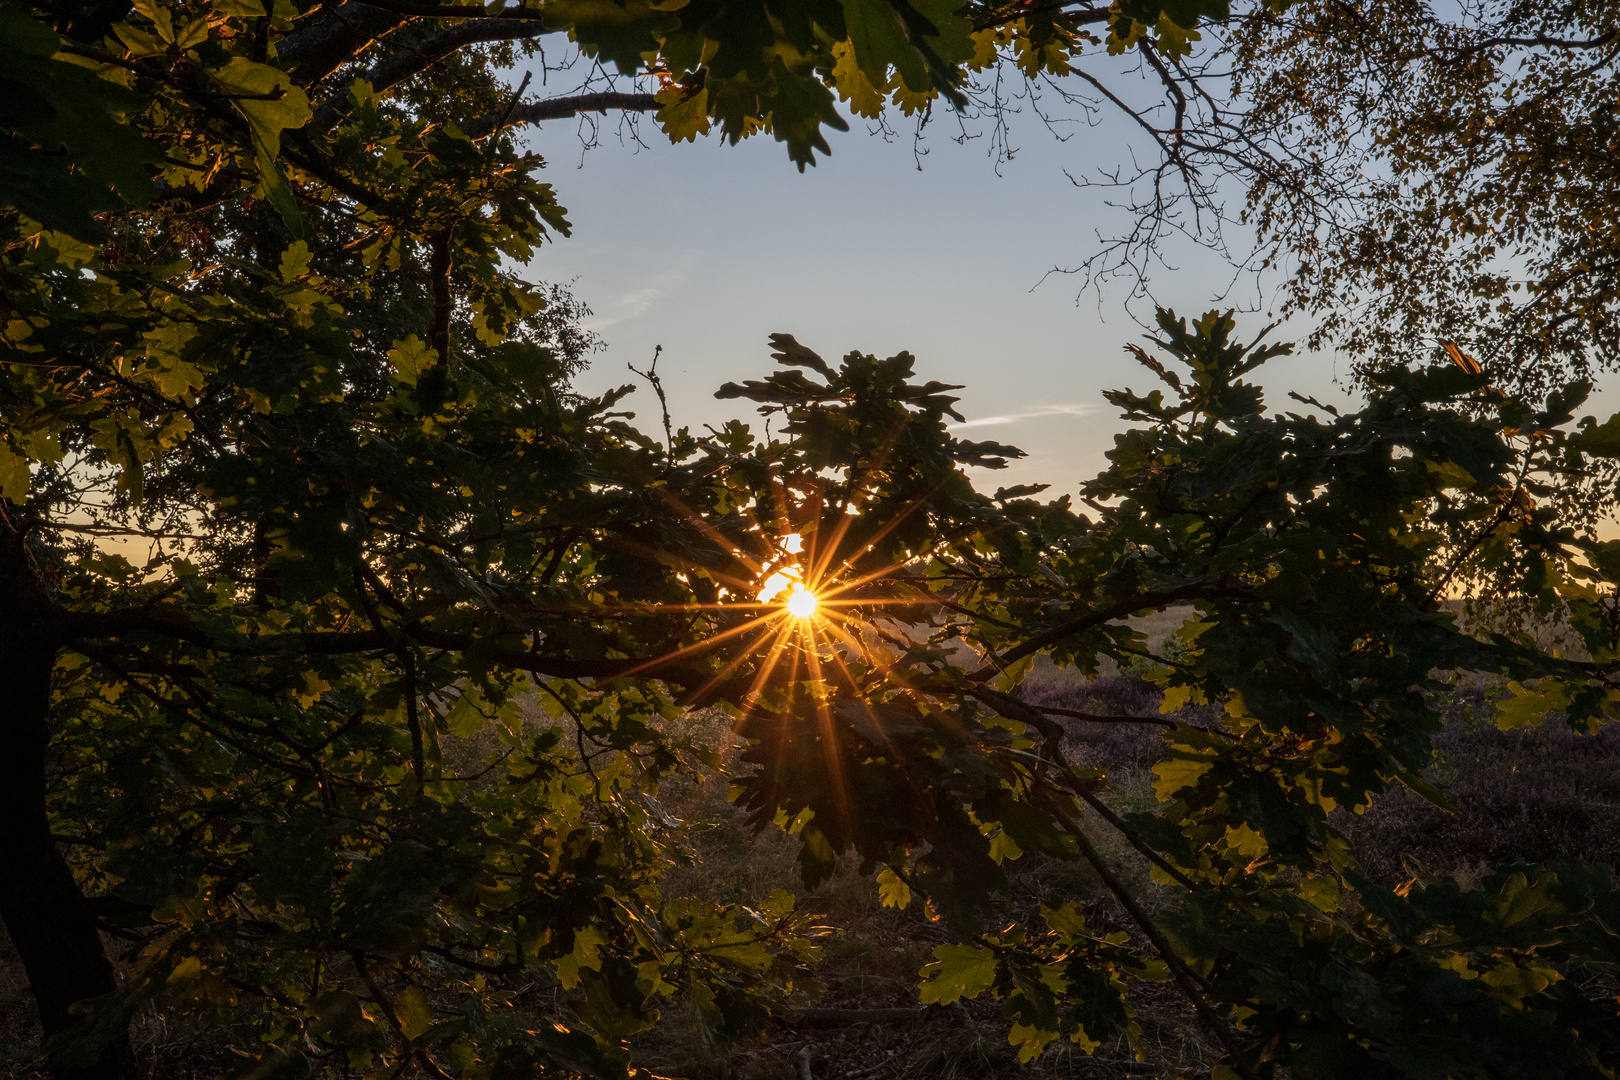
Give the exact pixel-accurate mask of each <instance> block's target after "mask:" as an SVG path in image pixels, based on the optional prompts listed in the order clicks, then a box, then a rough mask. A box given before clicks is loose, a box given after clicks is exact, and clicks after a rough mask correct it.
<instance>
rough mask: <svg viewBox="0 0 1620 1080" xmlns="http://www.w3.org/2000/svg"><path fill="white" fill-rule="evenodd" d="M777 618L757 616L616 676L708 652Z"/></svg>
mask: <svg viewBox="0 0 1620 1080" xmlns="http://www.w3.org/2000/svg"><path fill="white" fill-rule="evenodd" d="M777 618H781V612H779V611H777V612H770V613H767V614H764V615H760V616H757V617H756V618H752V619H749V620H748V621H747V622H745V623H743V624H741V625H740V626H733V627H732V628H731V629H729V630H722V631H721V632H720V633H718V634H714V635H712V636H710V637H707V638H704V639H703V640H702V641H695V642H693V643H692V644H690V645H688V646H686V647H685V648H681V649H676V650H675V651H674V652H669V653H665V654H664V655H663V656H655V657H652V658H651V659H649V660H644V661H642V662H641V663H639V664H637V665H636V666H635V667H632V668H628V669H627V670H625V671H623V672H621V673H620V674H619V675H617V676H615V678H620V679H623V678H627V677H629V676H631V675H636V674H639V673H640V672H643V671H646V670H647V669H649V668H654V667H662V666H663V665H665V664H668V663H671V662H673V661H675V660H679V659H680V658H681V657H683V656H691V655H692V654H693V653H700V652H706V651H708V650H709V649H712V648H713V647H714V646H715V645H716V644H718V643H719V642H722V641H725V640H727V639H728V638H734V637H737V636H738V635H740V634H746V633H747V632H748V631H749V630H751V629H753V628H754V627H756V626H759V625H760V624H761V623H766V622H769V621H770V620H772V619H777Z"/></svg>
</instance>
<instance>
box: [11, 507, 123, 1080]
mask: <svg viewBox="0 0 1620 1080" xmlns="http://www.w3.org/2000/svg"><path fill="white" fill-rule="evenodd" d="M0 597H4V598H5V600H4V602H0V678H3V685H0V764H3V767H4V773H3V774H0V918H4V920H5V924H6V930H7V932H8V933H9V934H10V935H11V944H12V947H13V948H15V949H16V950H17V955H18V956H19V957H21V959H22V962H23V967H24V969H25V970H26V971H27V972H28V981H29V983H30V986H31V989H32V990H33V993H34V1000H35V1002H36V1003H37V1004H38V1006H39V1016H40V1021H41V1025H42V1026H43V1028H44V1031H45V1037H46V1038H47V1039H49V1038H50V1037H51V1036H53V1035H56V1034H57V1033H58V1032H61V1031H64V1030H66V1029H67V1028H69V1027H71V1026H72V1025H73V1022H74V1020H75V1017H74V1015H73V1013H72V1011H71V1010H72V1006H73V1005H74V1003H75V1002H79V1001H83V1000H85V999H86V998H94V997H100V996H101V995H103V994H110V993H112V991H113V989H114V987H115V982H114V978H113V967H112V964H111V962H110V961H109V960H108V959H107V956H106V953H105V952H104V951H103V949H102V946H101V934H100V932H99V930H98V929H97V927H96V921H95V917H94V916H93V915H92V913H91V911H90V909H89V905H88V904H87V903H86V902H85V898H84V894H83V893H82V892H81V891H80V890H79V887H78V885H77V884H76V883H75V882H74V880H73V873H72V871H71V870H69V869H68V865H67V862H66V860H64V859H63V858H62V853H61V851H59V850H58V849H57V846H56V841H55V840H53V839H52V838H51V828H50V820H49V818H48V816H47V814H46V810H45V758H46V750H47V748H48V746H49V743H50V728H49V725H48V723H47V716H48V713H49V709H50V694H51V668H52V667H53V666H54V664H55V662H56V654H57V652H58V650H59V649H60V647H61V635H62V629H63V623H64V620H63V618H62V613H61V610H60V609H59V608H58V607H57V606H56V605H55V604H53V603H51V601H50V598H49V597H48V596H47V595H46V593H45V591H44V589H43V588H42V587H41V584H40V581H39V578H38V576H37V574H36V573H35V571H34V568H33V566H32V565H31V562H30V560H29V559H28V557H27V551H26V548H25V545H24V543H23V540H22V537H21V536H19V535H18V534H17V533H16V532H15V531H13V530H12V529H10V528H8V527H7V526H6V524H5V523H4V522H3V521H0ZM52 1072H53V1075H54V1076H56V1077H57V1078H58V1080H123V1078H125V1077H128V1076H130V1075H132V1073H133V1059H132V1056H131V1053H130V1048H129V1040H128V1038H127V1037H125V1036H120V1037H119V1038H117V1039H114V1040H113V1041H112V1043H111V1044H109V1045H107V1046H105V1047H104V1048H103V1049H102V1051H101V1054H100V1058H99V1060H97V1061H95V1062H94V1063H82V1064H69V1063H67V1062H64V1061H53V1063H52Z"/></svg>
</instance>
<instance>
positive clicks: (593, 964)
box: [553, 926, 607, 990]
mask: <svg viewBox="0 0 1620 1080" xmlns="http://www.w3.org/2000/svg"><path fill="white" fill-rule="evenodd" d="M606 944H607V938H605V937H603V936H602V934H601V932H600V931H598V930H597V929H596V927H594V926H587V927H585V929H583V930H576V931H574V951H573V952H571V953H569V954H568V955H567V956H562V957H558V958H557V959H556V960H555V961H553V963H554V964H555V965H556V967H557V981H558V982H560V983H562V986H563V989H564V990H572V989H573V988H574V987H576V986H578V985H579V973H580V971H581V970H584V969H589V970H591V971H601V970H602V953H601V947H602V946H603V945H606Z"/></svg>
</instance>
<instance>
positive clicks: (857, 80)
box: [832, 41, 883, 120]
mask: <svg viewBox="0 0 1620 1080" xmlns="http://www.w3.org/2000/svg"><path fill="white" fill-rule="evenodd" d="M832 54H833V72H832V74H833V86H834V87H835V88H836V89H837V90H838V97H839V99H840V100H842V101H844V102H847V103H848V105H849V109H850V111H851V112H853V113H854V114H855V115H856V116H864V117H866V118H867V119H869V120H876V119H877V118H878V117H879V116H881V115H883V94H882V93H880V92H879V90H878V88H877V87H875V86H873V85H872V80H871V79H868V78H867V77H866V72H864V71H862V70H861V69H860V67H859V65H857V64H856V63H855V47H854V46H853V45H851V44H850V43H849V42H847V41H840V42H838V43H837V44H835V45H834V46H833V47H832Z"/></svg>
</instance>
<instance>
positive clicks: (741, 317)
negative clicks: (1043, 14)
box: [529, 118, 1344, 493]
mask: <svg viewBox="0 0 1620 1080" xmlns="http://www.w3.org/2000/svg"><path fill="white" fill-rule="evenodd" d="M951 130H954V127H952V126H950V124H949V121H947V122H946V123H936V124H935V125H933V126H932V127H931V128H930V129H929V136H930V137H929V138H928V139H927V141H926V143H925V146H926V149H927V153H926V155H925V156H923V157H921V159H920V162H921V166H922V167H921V169H920V170H919V168H918V163H919V159H918V158H917V156H916V155H914V153H913V143H912V140H911V138H910V136H909V133H907V134H903V135H902V136H901V137H899V138H897V139H894V140H893V141H885V140H884V139H883V138H881V137H878V136H873V135H870V134H867V133H866V131H865V128H864V125H862V124H861V122H860V121H859V120H858V118H857V120H856V122H855V123H854V124H852V130H851V131H850V132H848V133H846V134H842V135H840V134H838V133H829V134H830V136H831V142H832V151H833V152H832V156H831V157H830V158H826V159H823V160H822V161H821V162H820V164H819V165H818V166H817V167H815V168H812V169H809V170H806V171H805V172H804V173H803V174H800V173H799V172H798V171H797V170H796V169H795V168H794V166H793V165H792V163H791V162H789V160H788V158H787V154H786V152H785V150H784V149H783V147H782V146H781V145H780V144H779V143H776V142H774V141H772V140H770V139H769V138H763V139H762V138H755V139H751V140H746V141H744V142H743V143H741V144H739V145H737V146H726V145H723V144H722V143H720V142H719V141H718V140H713V139H711V140H707V141H699V142H697V143H695V144H693V143H686V144H682V145H678V146H671V145H669V143H668V142H667V141H665V140H663V138H662V136H661V134H660V133H659V132H658V131H657V129H656V128H655V127H653V126H652V125H650V124H648V125H646V126H645V127H644V129H643V135H644V139H645V142H646V145H645V146H637V145H635V143H634V142H633V141H631V140H621V139H620V138H618V137H616V135H615V134H614V133H613V131H612V130H611V129H609V130H604V132H603V135H602V138H601V144H600V146H598V147H597V148H595V149H591V150H589V151H588V152H582V149H581V142H580V138H579V135H578V133H577V131H576V129H575V126H574V125H573V124H572V123H552V124H549V125H546V126H545V127H544V128H543V129H540V130H538V131H536V132H534V134H533V135H532V137H531V139H530V145H531V146H532V147H533V148H534V149H535V150H537V151H539V152H540V153H541V154H542V155H544V156H545V158H546V159H547V162H548V168H547V172H546V176H545V178H546V179H547V180H549V181H550V182H551V183H553V184H554V185H555V186H556V187H557V190H558V194H559V197H560V198H561V201H562V202H563V204H564V205H565V206H567V207H568V210H569V217H570V219H571V221H572V222H573V225H574V234H573V236H572V237H570V238H567V239H563V240H560V241H559V242H557V243H556V244H551V245H547V246H546V247H545V248H544V249H542V251H541V253H540V255H539V257H538V258H537V259H536V260H535V262H534V263H533V264H532V265H531V266H530V267H529V273H530V274H531V275H532V276H534V277H536V278H540V279H543V280H550V281H564V282H567V281H572V282H573V288H574V291H575V293H576V294H577V295H578V296H579V297H580V298H581V299H582V300H584V301H585V302H586V303H587V304H589V305H590V306H591V307H592V308H593V309H594V311H595V313H596V314H595V317H594V319H593V320H592V326H593V328H594V329H596V330H597V331H598V332H599V333H600V334H601V336H602V337H603V338H604V339H605V340H606V342H607V344H608V349H607V351H606V352H604V353H600V354H598V355H597V356H596V358H595V360H594V362H593V367H592V369H591V371H590V372H589V373H587V374H586V375H585V376H584V377H583V379H582V380H581V387H582V388H583V389H587V390H599V389H602V388H605V387H608V386H612V385H617V384H619V383H621V382H625V381H633V377H632V376H631V375H630V373H629V372H628V371H627V370H626V367H625V365H626V364H627V363H634V364H635V365H636V366H637V367H643V368H644V367H645V365H646V363H647V361H648V360H649V359H650V358H651V356H652V352H653V348H654V346H655V345H662V346H663V347H664V351H663V358H662V359H661V360H660V362H659V371H660V373H661V374H662V375H663V376H664V378H665V382H666V386H667V389H668V390H669V392H670V397H671V404H672V413H673V417H674V420H675V422H676V424H677V425H681V424H685V425H690V426H693V427H697V426H699V425H701V424H704V423H718V422H720V421H722V420H725V419H727V418H730V417H733V416H738V415H742V416H745V417H748V416H751V415H752V414H751V413H749V412H748V411H747V410H748V406H747V405H746V404H740V403H738V402H735V401H716V400H715V399H714V397H713V394H714V391H715V389H716V388H717V387H718V386H719V385H720V384H721V383H722V382H725V381H726V380H735V379H744V378H758V377H761V376H762V375H764V374H766V373H768V372H769V371H770V370H771V360H770V355H769V349H768V346H767V344H766V336H767V335H768V334H770V333H772V332H775V331H785V332H788V333H791V334H793V335H794V336H795V337H797V338H798V339H799V341H801V342H802V343H804V344H805V345H808V346H809V347H811V348H813V349H815V350H816V351H818V352H820V353H821V354H822V355H823V356H825V357H827V358H828V359H833V358H835V357H838V356H841V355H843V354H844V353H846V352H848V351H851V350H859V351H861V352H869V353H875V354H877V355H879V356H887V355H890V354H892V353H895V352H898V351H900V350H902V349H906V350H910V351H911V352H912V353H913V354H915V355H916V356H917V358H918V374H919V375H920V376H921V377H922V378H924V379H928V378H934V379H940V380H943V381H946V382H952V383H963V384H966V388H965V389H964V390H962V391H961V392H960V394H961V398H962V400H961V402H960V404H959V405H958V408H959V409H960V410H961V411H962V412H963V414H964V415H966V416H967V418H968V420H969V422H970V423H971V424H972V427H970V428H967V429H965V430H963V432H962V434H963V435H964V436H970V437H977V438H990V439H995V440H997V441H1001V442H1010V443H1013V444H1014V445H1017V446H1021V447H1022V448H1023V449H1025V450H1026V451H1028V452H1029V454H1030V456H1029V458H1027V459H1025V460H1024V461H1022V462H1019V463H1017V464H1015V465H1014V466H1013V467H1011V468H1009V469H1008V470H1005V471H1003V472H1002V473H999V474H997V475H995V476H993V477H991V476H985V477H983V478H982V479H981V483H983V484H984V485H985V486H988V487H990V488H994V487H995V486H997V485H998V484H1001V483H1049V484H1052V485H1054V488H1055V491H1054V493H1056V492H1057V491H1073V490H1074V489H1075V488H1076V487H1077V486H1078V484H1079V483H1080V482H1081V481H1082V480H1083V479H1085V478H1087V477H1089V476H1091V475H1093V474H1094V473H1095V472H1096V471H1097V470H1098V469H1099V468H1101V467H1102V465H1103V464H1104V461H1103V457H1102V455H1103V452H1104V451H1105V450H1106V449H1107V448H1108V447H1109V446H1111V445H1112V435H1113V433H1114V432H1115V431H1116V430H1119V428H1120V426H1121V425H1120V424H1119V422H1118V420H1117V417H1116V415H1115V413H1114V410H1113V409H1112V408H1111V407H1110V406H1108V404H1107V403H1106V402H1105V401H1103V399H1102V396H1101V392H1102V391H1103V390H1104V389H1106V388H1110V387H1115V386H1121V385H1133V386H1134V387H1135V388H1137V389H1145V388H1146V387H1147V385H1148V383H1149V381H1150V380H1151V376H1146V373H1145V372H1142V371H1141V369H1140V368H1138V367H1137V366H1136V365H1135V364H1134V362H1132V361H1131V360H1130V359H1129V358H1128V357H1127V356H1126V354H1125V352H1124V349H1123V346H1124V344H1125V343H1126V342H1127V341H1131V340H1139V337H1140V335H1141V334H1142V332H1143V330H1142V328H1141V326H1139V325H1138V324H1137V323H1136V322H1134V321H1133V320H1132V318H1131V317H1130V315H1129V314H1127V313H1126V311H1125V309H1124V302H1125V299H1126V289H1125V286H1124V285H1123V284H1119V285H1116V286H1114V287H1111V288H1108V289H1105V291H1104V292H1103V293H1102V295H1101V297H1100V298H1099V297H1098V296H1097V295H1096V294H1094V293H1090V294H1087V295H1085V296H1083V297H1077V291H1078V284H1077V282H1076V280H1075V279H1074V278H1072V277H1067V276H1062V275H1052V276H1046V275H1047V273H1048V271H1050V270H1051V269H1052V268H1053V267H1056V266H1072V265H1074V264H1075V263H1077V262H1079V261H1080V260H1081V259H1083V258H1085V257H1086V256H1087V255H1089V254H1091V253H1093V252H1094V251H1096V250H1097V247H1098V240H1097V234H1098V232H1099V231H1101V232H1103V233H1105V234H1106V233H1110V232H1111V231H1113V230H1117V229H1119V228H1122V227H1123V226H1124V225H1125V224H1126V218H1125V217H1124V215H1123V213H1122V212H1121V211H1117V210H1113V209H1110V208H1109V207H1107V206H1106V205H1105V203H1104V199H1103V198H1102V197H1101V195H1100V193H1098V192H1097V191H1095V190H1092V191H1087V190H1081V189H1079V188H1077V187H1076V186H1075V185H1074V184H1073V183H1071V181H1070V179H1069V177H1068V176H1067V175H1066V174H1065V170H1068V172H1069V173H1073V174H1076V175H1080V174H1084V173H1087V172H1088V171H1090V170H1095V169H1097V168H1099V167H1104V168H1106V167H1112V166H1115V165H1117V164H1120V163H1121V162H1124V161H1127V160H1128V157H1127V155H1128V154H1129V150H1130V147H1129V146H1128V144H1127V143H1126V141H1125V140H1124V139H1123V138H1121V137H1120V135H1119V133H1118V132H1117V131H1116V130H1114V129H1113V128H1111V127H1110V126H1109V125H1107V124H1105V125H1103V126H1102V127H1100V128H1080V129H1079V130H1077V131H1075V133H1074V135H1073V137H1072V138H1070V139H1068V140H1067V141H1064V142H1059V141H1058V140H1057V139H1056V138H1054V137H1053V136H1052V135H1051V134H1050V133H1049V132H1048V131H1047V130H1046V129H1045V128H1043V127H1041V126H1040V125H1039V124H1037V123H1025V124H1024V125H1023V126H1022V127H1021V128H1015V129H1014V139H1013V142H1014V144H1015V146H1017V147H1018V148H1019V152H1018V153H1017V155H1016V156H1015V157H1014V159H1013V160H1011V161H1010V162H1002V163H1001V164H1000V165H999V166H998V165H997V163H996V162H995V161H994V160H993V159H992V157H991V156H990V155H989V154H988V153H987V152H986V148H985V140H978V141H974V142H968V143H966V144H958V143H956V142H954V141H952V140H951V139H950V138H949V135H950V133H951ZM1178 259H1179V262H1180V264H1181V267H1182V268H1181V269H1179V270H1177V271H1175V272H1165V271H1161V272H1160V273H1159V275H1158V278H1157V281H1156V283H1155V284H1156V288H1157V290H1158V293H1159V295H1160V296H1161V298H1163V299H1166V300H1167V301H1168V302H1170V303H1171V305H1172V306H1174V307H1175V308H1176V309H1177V311H1178V312H1180V313H1183V314H1197V313H1201V312H1202V311H1204V310H1207V309H1208V308H1209V307H1211V306H1213V305H1214V303H1215V301H1216V297H1217V295H1218V293H1219V292H1220V291H1221V290H1222V288H1223V287H1224V286H1225V284H1226V283H1227V280H1228V278H1229V276H1230V272H1229V271H1228V272H1226V273H1225V274H1223V273H1222V268H1221V264H1219V263H1218V261H1216V260H1214V259H1213V258H1211V257H1210V256H1208V255H1204V254H1201V253H1199V252H1196V251H1193V250H1186V251H1182V252H1179V253H1178ZM1043 278H1044V280H1043ZM1251 295H1252V294H1251ZM1223 306H1227V305H1223ZM1140 310H1141V311H1143V312H1150V310H1151V309H1150V308H1147V307H1145V306H1144V307H1141V308H1140ZM1264 321H1265V320H1264V318H1263V317H1262V316H1258V315H1251V316H1247V317H1241V318H1240V323H1239V329H1240V332H1242V333H1244V336H1246V337H1247V336H1251V335H1252V334H1253V333H1255V332H1256V331H1258V330H1259V328H1260V327H1261V326H1262V325H1263V324H1264ZM1297 333H1298V331H1297V330H1296V335H1297ZM1333 370H1334V369H1333V360H1332V358H1331V357H1321V356H1317V357H1308V356H1300V357H1295V358H1290V359H1283V360H1278V361H1275V362H1274V364H1273V365H1270V370H1269V372H1268V374H1267V377H1266V378H1265V379H1264V380H1263V381H1265V382H1266V383H1267V384H1268V385H1269V386H1270V387H1272V388H1273V393H1272V394H1271V395H1270V399H1269V400H1270V403H1271V404H1272V405H1273V406H1274V407H1279V408H1280V407H1282V404H1283V403H1282V400H1281V397H1282V393H1283V391H1285V390H1286V389H1287V388H1290V387H1300V388H1302V389H1306V390H1308V391H1309V392H1312V393H1316V394H1317V395H1318V396H1321V397H1322V399H1323V400H1332V401H1335V402H1342V401H1343V400H1344V394H1343V393H1342V391H1339V390H1336V389H1335V387H1334V386H1333V381H1332V380H1333ZM1145 376H1146V377H1145ZM631 407H633V408H635V409H636V410H637V411H638V412H639V414H640V416H639V419H640V420H641V421H642V422H643V423H646V424H650V425H656V420H655V413H654V408H655V406H654V405H653V403H652V400H651V395H650V394H649V393H645V392H643V393H638V394H636V395H635V396H634V398H633V399H632V402H631Z"/></svg>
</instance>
